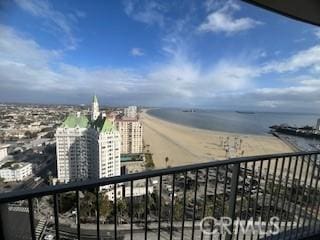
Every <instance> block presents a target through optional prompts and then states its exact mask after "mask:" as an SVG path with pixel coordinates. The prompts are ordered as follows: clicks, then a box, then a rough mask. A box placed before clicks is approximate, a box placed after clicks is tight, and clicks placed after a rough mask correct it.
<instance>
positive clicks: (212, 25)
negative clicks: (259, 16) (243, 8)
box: [198, 1, 261, 34]
mask: <svg viewBox="0 0 320 240" xmlns="http://www.w3.org/2000/svg"><path fill="white" fill-rule="evenodd" d="M209 6H210V8H211V7H212V5H209ZM238 10H240V6H239V5H238V4H236V3H235V2H233V1H227V2H226V3H225V5H224V6H223V7H221V8H219V9H218V10H215V11H213V12H211V13H209V15H208V16H207V18H206V21H205V22H203V23H202V24H201V25H200V26H199V28H198V30H199V31H201V32H215V33H218V32H224V33H226V34H233V33H237V32H241V31H244V30H248V29H251V28H254V27H256V26H257V25H259V24H261V22H259V21H256V20H254V19H252V18H248V17H242V18H235V17H234V12H235V11H238Z"/></svg>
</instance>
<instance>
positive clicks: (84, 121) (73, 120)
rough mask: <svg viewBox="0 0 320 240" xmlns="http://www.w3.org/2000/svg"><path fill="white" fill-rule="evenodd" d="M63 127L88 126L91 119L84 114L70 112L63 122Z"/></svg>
mask: <svg viewBox="0 0 320 240" xmlns="http://www.w3.org/2000/svg"><path fill="white" fill-rule="evenodd" d="M61 127H64V128H76V127H79V128H88V127H89V119H88V118H87V117H86V116H83V115H75V114H70V115H69V116H68V117H67V118H66V120H64V122H63V123H62V125H61Z"/></svg>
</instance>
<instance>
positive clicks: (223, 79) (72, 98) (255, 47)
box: [0, 0, 320, 112]
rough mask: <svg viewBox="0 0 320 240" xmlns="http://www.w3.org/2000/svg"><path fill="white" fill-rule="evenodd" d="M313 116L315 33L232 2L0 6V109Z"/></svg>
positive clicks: (318, 52) (318, 58) (319, 35)
mask: <svg viewBox="0 0 320 240" xmlns="http://www.w3.org/2000/svg"><path fill="white" fill-rule="evenodd" d="M93 94H96V95H97V96H98V98H99V100H100V102H101V104H104V105H109V106H123V105H133V104H134V105H143V106H154V107H187V108H189V107H192V108H198V107H199V108H212V109H239V110H241V109H247V110H249V109H250V110H261V111H294V112H320V28H319V27H316V26H313V25H310V24H307V23H302V22H298V21H295V20H292V19H288V18H286V17H283V16H280V15H277V14H275V13H272V12H268V11H266V10H263V9H260V8H257V7H255V6H251V5H248V4H247V3H244V2H240V1H238V0H221V1H220V0H207V1H198V0H193V1H192V0H190V1H189V0H188V1H187V0H185V1H180V0H177V1H167V0H159V1H155V0H148V1H136V0H122V1H118V0H114V1H112V0H110V1H104V0H101V1H85V0H77V1H76V0H72V1H71V0H65V1H46V0H41V1H40V0H39V1H38V0H3V1H0V102H28V103H66V104H88V103H90V101H91V99H92V95H93Z"/></svg>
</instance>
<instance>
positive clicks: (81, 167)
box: [56, 96, 121, 182]
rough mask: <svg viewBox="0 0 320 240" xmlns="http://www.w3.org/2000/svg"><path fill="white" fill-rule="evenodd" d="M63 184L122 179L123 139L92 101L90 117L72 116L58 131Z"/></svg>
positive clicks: (59, 165)
mask: <svg viewBox="0 0 320 240" xmlns="http://www.w3.org/2000/svg"><path fill="white" fill-rule="evenodd" d="M56 141H57V144H56V148H57V170H58V179H59V181H60V182H70V181H79V180H86V179H98V178H103V177H112V176H117V175H120V151H121V138H120V134H119V132H118V131H117V129H116V128H115V127H114V126H113V123H111V122H110V121H109V120H108V119H106V118H105V117H103V115H102V114H101V113H100V111H99V104H98V99H97V97H96V96H94V97H93V101H92V105H91V114H90V116H85V115H83V114H81V113H76V114H75V113H71V114H69V116H67V118H66V119H65V120H64V122H63V123H62V124H61V126H60V127H58V128H57V131H56Z"/></svg>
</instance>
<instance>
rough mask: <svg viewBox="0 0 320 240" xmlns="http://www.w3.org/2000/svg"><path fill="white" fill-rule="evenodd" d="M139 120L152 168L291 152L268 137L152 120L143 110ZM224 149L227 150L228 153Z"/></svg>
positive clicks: (275, 139) (278, 141)
mask: <svg viewBox="0 0 320 240" xmlns="http://www.w3.org/2000/svg"><path fill="white" fill-rule="evenodd" d="M140 118H141V120H142V122H143V127H144V145H146V150H147V151H150V152H151V153H152V154H153V161H154V163H155V167H156V168H163V167H167V165H168V166H172V167H173V166H178V165H185V164H191V163H199V162H207V161H209V160H221V159H226V158H228V157H240V156H253V155H262V154H273V153H286V152H292V151H293V149H292V148H290V147H289V146H288V145H287V144H285V143H284V142H282V141H281V140H280V139H278V138H276V137H274V136H272V135H270V136H269V135H265V136H262V135H246V134H238V133H226V132H218V131H210V130H202V129H197V128H192V127H186V126H183V125H179V124H175V123H171V122H167V121H164V120H161V119H159V118H156V117H153V116H151V115H149V114H147V112H146V111H143V113H141V115H140ZM225 149H229V152H226V150H225ZM166 157H168V159H169V160H168V163H166V161H165V159H166Z"/></svg>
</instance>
